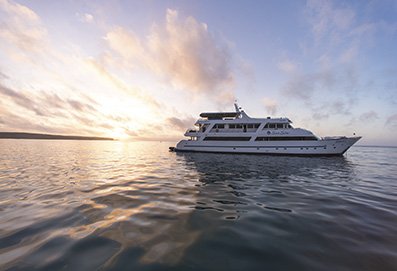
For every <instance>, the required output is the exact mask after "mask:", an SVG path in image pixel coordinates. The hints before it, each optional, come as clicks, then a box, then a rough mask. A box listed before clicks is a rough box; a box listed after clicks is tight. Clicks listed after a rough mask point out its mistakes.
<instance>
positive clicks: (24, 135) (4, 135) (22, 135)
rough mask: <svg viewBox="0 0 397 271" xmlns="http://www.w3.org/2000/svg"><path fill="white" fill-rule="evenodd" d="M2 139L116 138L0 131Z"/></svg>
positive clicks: (109, 139)
mask: <svg viewBox="0 0 397 271" xmlns="http://www.w3.org/2000/svg"><path fill="white" fill-rule="evenodd" d="M0 139H50V140H107V141H113V140H115V139H114V138H111V137H98V136H74V135H53V134H38V133H15V132H0Z"/></svg>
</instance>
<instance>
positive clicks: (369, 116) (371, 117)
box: [359, 110, 379, 122]
mask: <svg viewBox="0 0 397 271" xmlns="http://www.w3.org/2000/svg"><path fill="white" fill-rule="evenodd" d="M378 118H379V116H378V113H376V112H375V111H373V110H371V111H368V112H365V113H362V114H361V115H360V117H359V119H360V121H362V122H373V121H375V120H376V119H378Z"/></svg>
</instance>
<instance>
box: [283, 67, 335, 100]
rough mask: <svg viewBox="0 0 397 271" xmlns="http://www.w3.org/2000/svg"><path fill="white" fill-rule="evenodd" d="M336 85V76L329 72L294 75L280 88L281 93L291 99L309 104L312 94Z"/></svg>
mask: <svg viewBox="0 0 397 271" xmlns="http://www.w3.org/2000/svg"><path fill="white" fill-rule="evenodd" d="M335 84H336V74H335V73H334V72H333V71H331V70H326V71H322V72H317V73H312V74H294V75H292V77H291V78H290V79H289V80H288V81H287V83H286V84H285V85H284V87H282V89H281V92H282V93H283V94H285V95H288V96H290V97H293V98H297V99H301V100H304V101H307V102H309V101H310V100H311V98H312V96H313V93H314V92H316V91H319V90H323V89H331V88H332V87H334V86H335Z"/></svg>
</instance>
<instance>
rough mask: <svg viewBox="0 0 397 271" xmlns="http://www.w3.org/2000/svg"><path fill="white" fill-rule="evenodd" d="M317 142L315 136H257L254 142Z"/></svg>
mask: <svg viewBox="0 0 397 271" xmlns="http://www.w3.org/2000/svg"><path fill="white" fill-rule="evenodd" d="M302 140H305V141H307V140H318V139H317V137H315V136H258V137H257V138H256V139H255V141H302Z"/></svg>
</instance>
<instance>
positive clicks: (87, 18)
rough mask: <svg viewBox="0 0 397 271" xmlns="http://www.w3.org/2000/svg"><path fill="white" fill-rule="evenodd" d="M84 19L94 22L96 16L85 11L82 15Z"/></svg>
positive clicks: (87, 21)
mask: <svg viewBox="0 0 397 271" xmlns="http://www.w3.org/2000/svg"><path fill="white" fill-rule="evenodd" d="M82 19H83V21H84V22H86V23H92V22H94V16H93V15H92V14H89V13H85V14H84V15H83V17H82Z"/></svg>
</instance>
